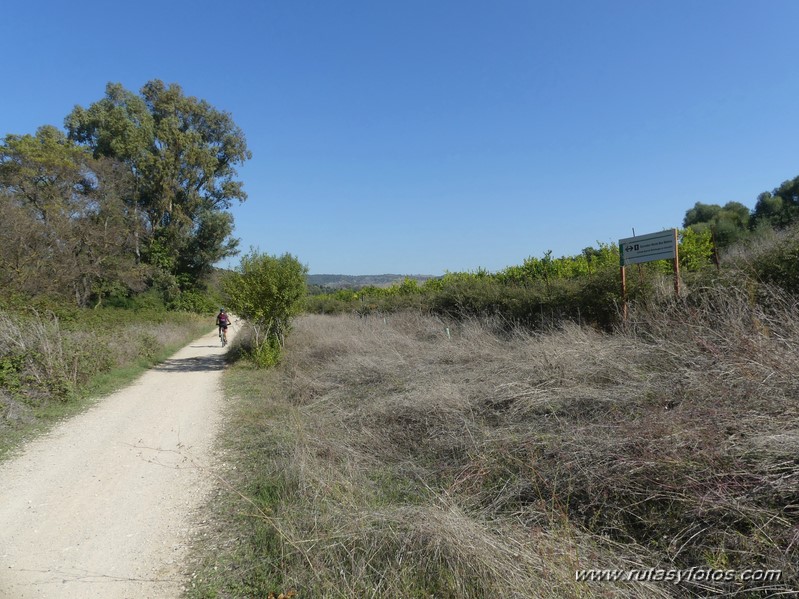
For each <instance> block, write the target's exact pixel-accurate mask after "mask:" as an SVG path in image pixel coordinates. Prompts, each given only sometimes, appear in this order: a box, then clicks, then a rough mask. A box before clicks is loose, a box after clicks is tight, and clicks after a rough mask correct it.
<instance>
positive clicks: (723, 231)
mask: <svg viewBox="0 0 799 599" xmlns="http://www.w3.org/2000/svg"><path fill="white" fill-rule="evenodd" d="M750 220H751V215H750V212H749V208H747V207H746V206H744V205H743V204H741V203H740V202H727V203H726V204H724V206H719V205H718V204H703V203H702V202H697V203H696V204H694V207H693V208H691V209H690V210H688V211H687V212H686V213H685V218H684V219H683V227H685V228H689V227H690V228H692V229H694V230H695V231H696V232H697V233H702V232H703V231H710V232H711V234H712V236H713V237H714V238H715V240H716V243H717V244H718V246H719V247H728V246H729V245H731V244H733V243H735V242H736V241H739V240H741V239H743V238H745V237H746V235H747V234H748V232H749V223H750Z"/></svg>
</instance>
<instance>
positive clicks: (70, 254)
mask: <svg viewBox="0 0 799 599" xmlns="http://www.w3.org/2000/svg"><path fill="white" fill-rule="evenodd" d="M117 167H118V164H116V163H114V162H113V161H109V160H108V159H100V160H95V159H93V158H92V156H91V155H90V154H89V153H88V152H87V151H86V149H85V148H81V147H78V146H76V145H75V144H74V143H72V142H71V141H70V140H68V139H67V138H66V136H65V135H64V134H63V133H62V132H61V131H59V130H57V129H56V128H55V127H50V126H46V127H41V128H39V130H38V131H37V132H36V135H35V136H33V135H22V136H19V135H8V136H6V138H5V140H4V141H3V143H2V144H0V210H2V213H3V215H4V226H3V227H2V229H0V282H2V287H3V289H4V290H6V291H11V292H16V293H22V294H24V295H27V296H34V295H56V296H61V297H64V296H71V297H73V298H74V300H75V302H76V303H77V305H79V306H85V305H87V304H88V303H89V302H90V301H92V300H94V301H100V300H102V297H103V296H104V295H106V294H107V293H108V292H109V291H110V290H111V289H122V288H137V287H138V286H139V285H140V284H141V278H142V274H143V273H142V271H141V269H139V268H137V267H136V266H135V263H134V260H133V253H132V252H131V247H132V244H131V236H130V235H129V233H130V223H129V222H128V221H127V220H126V217H125V212H124V207H123V203H122V201H121V199H120V198H121V197H122V196H124V195H125V194H127V193H128V187H129V184H130V181H129V179H128V178H127V176H126V173H125V172H121V171H120V170H119V169H118V168H117Z"/></svg>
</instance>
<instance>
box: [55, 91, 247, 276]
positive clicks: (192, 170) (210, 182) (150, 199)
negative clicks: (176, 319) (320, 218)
mask: <svg viewBox="0 0 799 599" xmlns="http://www.w3.org/2000/svg"><path fill="white" fill-rule="evenodd" d="M65 125H66V128H67V131H68V135H69V138H70V139H71V140H74V141H75V142H76V143H78V144H80V145H82V146H84V147H86V148H88V149H89V150H90V151H91V152H92V154H93V155H94V157H108V158H114V159H116V160H119V161H121V162H122V163H123V164H124V165H125V166H126V167H127V169H128V171H129V172H130V175H131V177H132V179H133V182H134V185H133V188H132V192H131V193H130V194H129V196H128V197H126V198H124V199H125V203H126V205H127V206H128V209H129V210H130V211H132V212H134V213H135V215H136V217H137V225H138V226H139V227H140V231H137V239H139V240H140V243H139V244H138V245H137V248H136V251H137V253H138V256H139V257H140V258H141V259H143V260H144V261H145V262H148V263H150V264H153V265H154V266H156V267H158V268H159V269H160V270H161V271H162V272H164V273H167V274H168V275H170V276H171V277H173V282H174V283H176V284H178V285H180V286H186V285H191V284H193V283H195V282H196V281H198V280H200V279H201V278H202V277H203V276H205V275H207V274H208V273H209V271H210V269H211V267H212V265H213V264H214V263H215V262H218V261H219V260H221V259H222V258H225V257H228V256H231V255H234V254H235V253H236V248H237V245H238V240H236V239H234V238H232V237H231V234H232V232H233V219H232V217H231V215H230V213H228V212H225V210H226V209H227V208H230V206H231V205H232V203H233V202H234V201H239V202H243V201H244V200H245V199H246V198H247V194H246V193H245V192H244V189H243V186H242V183H241V182H240V181H238V180H237V179H236V176H237V171H236V166H237V165H240V164H242V163H244V162H245V161H246V160H248V159H249V158H250V157H251V153H250V151H249V149H248V148H247V143H246V140H245V137H244V133H243V132H242V130H241V129H240V128H239V127H238V126H237V125H236V124H235V123H234V122H233V119H232V117H231V115H230V114H229V113H227V112H224V111H220V110H217V109H216V108H214V107H213V106H211V105H210V104H209V103H208V102H206V101H205V100H200V99H197V98H195V97H191V96H186V95H184V93H183V90H182V89H181V87H180V86H179V85H177V84H170V85H165V84H164V83H163V82H162V81H159V80H153V81H150V82H148V83H147V84H145V85H144V87H143V88H142V90H141V94H140V95H136V94H134V93H132V92H130V91H128V90H126V89H125V88H123V87H122V85H120V84H118V83H109V84H108V86H107V87H106V93H105V97H104V98H103V99H101V100H99V101H98V102H95V103H94V104H92V105H90V106H89V107H88V108H83V107H80V106H76V107H75V108H74V110H73V111H72V112H71V113H70V114H69V115H68V116H67V118H66V120H65Z"/></svg>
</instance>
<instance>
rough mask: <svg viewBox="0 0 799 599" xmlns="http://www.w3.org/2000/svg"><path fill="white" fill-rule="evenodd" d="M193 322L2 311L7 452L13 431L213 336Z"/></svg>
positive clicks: (0, 426) (2, 429)
mask: <svg viewBox="0 0 799 599" xmlns="http://www.w3.org/2000/svg"><path fill="white" fill-rule="evenodd" d="M210 322H211V321H210V319H207V320H205V322H203V320H201V319H200V318H199V317H197V316H196V315H190V314H178V313H174V314H165V313H153V314H146V313H134V312H132V311H124V310H99V311H89V310H87V311H83V312H77V313H70V314H69V317H68V318H66V319H62V318H59V317H58V316H56V315H55V314H53V313H50V312H39V311H36V310H34V309H28V310H16V311H8V310H0V448H4V447H5V446H6V444H5V442H4V441H5V437H6V436H7V434H8V433H9V431H11V430H15V429H19V428H20V427H26V426H29V425H32V424H36V422H37V421H38V419H39V418H40V416H41V415H42V411H46V410H47V408H48V406H51V405H55V404H64V403H67V402H69V401H70V400H72V399H75V398H76V397H77V396H79V395H80V394H81V393H83V392H84V391H85V389H86V387H87V385H89V384H91V383H92V382H93V381H95V380H96V378H97V377H98V376H99V375H104V374H107V373H109V372H112V371H114V370H115V369H120V368H125V367H129V366H131V365H135V364H142V365H148V364H151V363H152V362H153V361H154V360H156V359H157V358H158V357H159V356H161V354H162V353H163V352H164V351H165V350H166V351H168V349H169V348H175V346H177V345H180V344H182V343H185V342H187V341H188V340H189V339H191V338H193V337H194V336H195V335H198V334H199V333H200V332H201V331H205V330H207V329H209V328H210V327H209V323H210Z"/></svg>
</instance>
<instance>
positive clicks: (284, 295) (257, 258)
mask: <svg viewBox="0 0 799 599" xmlns="http://www.w3.org/2000/svg"><path fill="white" fill-rule="evenodd" d="M307 273H308V268H307V267H306V266H305V265H303V264H301V263H300V261H299V260H298V259H297V258H295V257H294V256H292V255H291V254H283V255H282V256H280V257H277V256H270V255H269V254H262V253H260V252H258V251H256V250H251V251H250V253H248V254H247V255H246V256H244V257H242V259H241V264H239V266H238V267H237V268H236V270H235V271H233V272H231V273H230V274H229V275H227V277H225V279H224V281H223V288H224V290H225V294H226V295H227V297H228V302H229V307H230V310H231V311H232V312H234V313H235V314H238V315H239V316H241V317H242V318H244V319H245V320H246V321H247V323H248V324H249V326H250V327H251V328H252V332H253V347H252V349H251V355H252V358H253V360H254V361H255V362H256V363H257V364H258V365H260V366H269V365H272V364H274V363H276V362H277V361H278V360H279V358H280V352H281V350H282V349H283V344H284V342H285V338H286V335H287V334H288V333H289V331H290V330H291V319H292V318H293V317H294V316H296V315H297V314H299V312H300V310H301V307H302V301H303V299H304V298H305V295H306V293H307V290H306V284H305V276H306V275H307Z"/></svg>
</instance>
